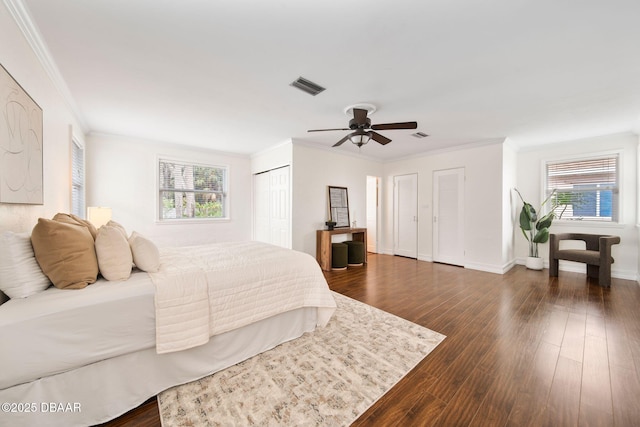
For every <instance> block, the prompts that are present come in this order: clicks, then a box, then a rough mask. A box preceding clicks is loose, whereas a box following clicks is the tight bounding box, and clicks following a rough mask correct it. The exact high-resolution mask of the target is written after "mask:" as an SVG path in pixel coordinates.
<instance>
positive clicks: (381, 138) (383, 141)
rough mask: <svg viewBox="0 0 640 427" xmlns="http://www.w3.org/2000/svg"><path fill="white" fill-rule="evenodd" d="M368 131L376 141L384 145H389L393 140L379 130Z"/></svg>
mask: <svg viewBox="0 0 640 427" xmlns="http://www.w3.org/2000/svg"><path fill="white" fill-rule="evenodd" d="M367 133H368V134H369V136H370V137H371V139H373V140H374V141H376V142H379V143H380V144H382V145H387V144H388V143H390V142H391V140H390V139H389V138H387V137H386V136H382V135H380V134H379V133H378V132H374V131H369V132H367Z"/></svg>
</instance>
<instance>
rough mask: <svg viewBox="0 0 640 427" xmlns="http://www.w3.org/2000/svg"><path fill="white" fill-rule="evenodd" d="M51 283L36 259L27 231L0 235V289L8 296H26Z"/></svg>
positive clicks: (6, 232)
mask: <svg viewBox="0 0 640 427" xmlns="http://www.w3.org/2000/svg"><path fill="white" fill-rule="evenodd" d="M49 285H51V282H50V281H49V278H48V277H47V276H45V274H44V273H43V272H42V269H41V268H40V265H38V261H36V257H35V255H34V253H33V247H32V246H31V236H30V235H29V233H14V232H11V231H5V232H4V233H2V235H1V236H0V290H2V292H4V293H5V294H7V296H8V297H9V298H26V297H28V296H29V295H33V294H36V293H38V292H42V291H44V290H45V289H47V288H48V287H49Z"/></svg>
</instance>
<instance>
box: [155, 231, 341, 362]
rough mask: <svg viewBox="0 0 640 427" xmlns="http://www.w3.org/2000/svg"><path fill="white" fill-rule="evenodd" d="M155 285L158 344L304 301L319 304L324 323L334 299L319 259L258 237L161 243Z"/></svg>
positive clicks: (190, 341)
mask: <svg viewBox="0 0 640 427" xmlns="http://www.w3.org/2000/svg"><path fill="white" fill-rule="evenodd" d="M160 263H161V266H160V271H159V272H157V273H151V274H150V275H151V279H152V281H153V283H154V284H155V287H156V293H155V307H156V351H157V352H158V353H168V352H172V351H178V350H184V349H187V348H191V347H195V346H198V345H201V344H204V343H206V342H207V341H208V340H209V337H211V336H213V335H216V334H220V333H223V332H226V331H230V330H232V329H235V328H239V327H241V326H245V325H248V324H250V323H253V322H256V321H259V320H262V319H265V318H267V317H270V316H273V315H275V314H278V313H283V312H285V311H289V310H293V309H296V308H300V307H318V321H317V325H318V326H324V325H326V324H327V322H328V321H329V319H330V318H331V316H332V315H333V312H334V311H335V307H336V303H335V301H334V300H333V297H332V295H331V291H330V290H329V287H328V285H327V282H326V280H325V279H324V276H323V274H322V271H321V270H320V267H319V266H318V263H317V262H316V260H315V259H314V258H313V257H311V256H310V255H308V254H305V253H302V252H297V251H292V250H289V249H284V248H280V247H277V246H272V245H268V244H265V243H258V242H239V243H238V242H234V243H219V244H212V245H202V246H189V247H181V248H166V249H163V250H162V251H161V259H160Z"/></svg>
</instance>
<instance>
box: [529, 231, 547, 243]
mask: <svg viewBox="0 0 640 427" xmlns="http://www.w3.org/2000/svg"><path fill="white" fill-rule="evenodd" d="M547 240H549V229H548V228H543V229H541V230H540V231H538V232H537V233H536V235H535V237H534V238H533V242H534V243H547Z"/></svg>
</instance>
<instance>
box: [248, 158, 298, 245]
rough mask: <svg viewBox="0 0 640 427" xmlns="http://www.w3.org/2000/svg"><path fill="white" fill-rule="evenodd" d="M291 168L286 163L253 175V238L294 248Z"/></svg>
mask: <svg viewBox="0 0 640 427" xmlns="http://www.w3.org/2000/svg"><path fill="white" fill-rule="evenodd" d="M289 169H290V168H289V166H285V167H281V168H278V169H273V170H270V171H266V172H262V173H259V174H255V175H254V178H253V182H254V187H253V188H254V196H253V197H254V236H253V239H254V240H257V241H259V242H265V243H271V244H274V245H278V246H282V247H284V248H289V249H291V184H290V175H289Z"/></svg>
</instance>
